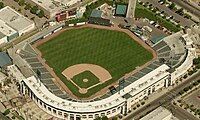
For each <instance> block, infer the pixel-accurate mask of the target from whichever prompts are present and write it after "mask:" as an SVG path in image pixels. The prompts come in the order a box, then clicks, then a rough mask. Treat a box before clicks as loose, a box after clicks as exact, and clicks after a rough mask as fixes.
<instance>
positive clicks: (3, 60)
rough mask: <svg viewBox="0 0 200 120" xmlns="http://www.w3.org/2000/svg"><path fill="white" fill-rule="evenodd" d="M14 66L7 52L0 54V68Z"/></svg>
mask: <svg viewBox="0 0 200 120" xmlns="http://www.w3.org/2000/svg"><path fill="white" fill-rule="evenodd" d="M9 64H12V61H11V58H10V57H9V56H8V54H7V53H6V52H0V67H4V66H6V65H9Z"/></svg>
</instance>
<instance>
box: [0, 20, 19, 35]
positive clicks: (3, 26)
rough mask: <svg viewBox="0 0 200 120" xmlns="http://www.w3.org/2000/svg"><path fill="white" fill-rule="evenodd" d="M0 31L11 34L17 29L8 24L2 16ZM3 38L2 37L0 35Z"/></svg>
mask: <svg viewBox="0 0 200 120" xmlns="http://www.w3.org/2000/svg"><path fill="white" fill-rule="evenodd" d="M0 32H1V33H2V34H4V35H6V36H10V35H13V34H15V33H16V32H17V31H15V30H14V29H13V28H11V27H10V26H8V25H7V24H6V23H5V22H4V21H2V20H1V18H0ZM0 36H1V35H0ZM0 38H1V37H0Z"/></svg>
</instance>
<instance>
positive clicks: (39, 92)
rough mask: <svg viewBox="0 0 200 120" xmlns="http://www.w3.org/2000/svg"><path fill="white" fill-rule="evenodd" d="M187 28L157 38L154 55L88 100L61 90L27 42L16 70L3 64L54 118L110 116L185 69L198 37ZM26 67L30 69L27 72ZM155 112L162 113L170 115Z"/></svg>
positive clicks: (129, 107)
mask: <svg viewBox="0 0 200 120" xmlns="http://www.w3.org/2000/svg"><path fill="white" fill-rule="evenodd" d="M191 32H192V33H193V34H187V33H184V32H182V31H180V32H178V33H176V34H173V35H171V36H168V37H165V38H164V39H162V40H161V41H159V42H157V43H156V44H155V45H153V46H152V48H153V49H154V50H155V51H156V52H157V55H158V58H157V59H154V60H152V62H151V63H150V64H149V65H148V66H146V67H144V68H142V69H140V70H137V72H135V73H132V74H130V75H127V76H126V78H124V82H123V84H122V86H121V85H118V86H116V88H115V89H116V92H114V93H111V92H110V91H107V92H106V93H105V94H103V95H102V96H98V97H97V98H95V99H91V100H80V99H75V98H72V97H71V96H70V95H69V94H68V93H66V92H64V91H62V90H61V89H60V88H59V87H58V86H57V85H56V84H55V83H54V82H53V80H54V78H53V77H52V76H51V75H50V73H49V72H48V70H46V68H45V67H44V66H43V65H42V64H40V63H39V60H37V53H36V52H35V51H34V49H33V48H32V47H31V45H30V44H26V45H25V46H24V47H23V48H21V49H20V50H18V52H17V54H16V56H17V57H18V59H17V60H14V61H20V64H16V65H17V66H18V68H19V69H20V70H19V69H18V68H17V67H16V66H15V65H12V67H10V66H8V67H7V68H8V71H10V72H11V74H12V75H13V76H16V80H18V81H19V83H20V92H21V93H22V94H26V95H28V96H30V98H31V99H32V100H33V101H34V102H35V103H36V104H37V105H38V106H39V107H40V108H41V109H43V110H44V111H46V112H47V113H49V114H51V115H53V116H55V117H57V118H61V119H67V120H80V119H81V120H93V119H95V118H97V117H99V116H107V117H108V118H110V117H113V116H116V115H120V114H127V113H128V111H130V110H132V106H133V105H135V104H136V103H137V102H139V101H140V100H143V99H144V98H146V97H148V96H149V95H150V94H152V93H154V92H155V91H157V90H159V89H162V88H166V87H169V86H171V85H173V84H174V83H175V82H176V80H178V79H180V78H181V77H182V76H184V75H185V74H186V73H187V71H188V70H189V69H190V68H191V67H192V65H193V59H194V58H195V57H196V50H195V48H194V46H195V43H194V42H193V40H192V39H195V40H194V41H197V40H196V39H198V38H196V37H195V38H194V37H193V36H196V34H197V35H199V34H200V33H196V32H193V31H191ZM47 35H48V33H47ZM43 36H46V35H43ZM40 38H42V37H40ZM11 54H15V53H11ZM17 57H16V58H17ZM13 59H15V58H14V57H13ZM35 62H37V63H36V64H35ZM20 65H23V67H20ZM38 68H40V69H42V70H41V74H40V77H38V76H37V73H36V72H37V70H38ZM27 69H29V70H30V71H29V73H28V71H27ZM21 71H22V73H23V74H22V73H21ZM23 71H25V72H23ZM24 76H26V77H24ZM154 113H155V112H154ZM159 113H160V114H161V116H164V117H165V116H170V114H166V113H165V114H163V113H162V112H159ZM152 114H153V113H152ZM154 116H155V115H154ZM159 116H160V115H159ZM164 117H163V118H164ZM160 119H162V118H160Z"/></svg>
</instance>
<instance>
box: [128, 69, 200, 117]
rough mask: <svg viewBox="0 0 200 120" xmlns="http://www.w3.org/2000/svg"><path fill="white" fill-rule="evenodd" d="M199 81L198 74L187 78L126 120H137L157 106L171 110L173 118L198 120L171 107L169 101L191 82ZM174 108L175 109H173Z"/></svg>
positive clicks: (199, 76) (181, 110)
mask: <svg viewBox="0 0 200 120" xmlns="http://www.w3.org/2000/svg"><path fill="white" fill-rule="evenodd" d="M199 79H200V72H199V73H197V74H196V75H194V76H192V77H191V78H189V79H188V80H187V81H184V82H183V83H181V84H179V85H178V86H177V87H175V88H174V89H172V90H170V91H169V92H167V93H166V94H164V95H162V96H160V97H159V98H158V99H156V100H154V101H153V102H151V103H149V104H147V105H146V106H144V107H143V108H141V109H139V110H138V111H136V112H134V113H132V114H131V115H130V116H128V117H127V118H126V119H128V120H129V119H133V118H134V119H135V120H138V119H139V118H140V116H144V115H146V113H147V112H149V111H152V110H154V109H155V108H157V107H159V106H167V107H168V109H171V110H172V112H173V113H174V116H175V117H177V118H178V119H180V120H185V119H186V120H187V119H188V120H199V119H197V118H195V117H194V116H193V115H191V114H189V113H187V112H186V111H185V110H183V109H179V108H178V107H176V106H173V105H171V101H172V100H173V99H174V97H175V96H177V95H178V93H179V91H181V90H182V89H183V88H185V87H187V86H189V85H190V83H191V82H192V81H197V80H199ZM175 108H176V109H175Z"/></svg>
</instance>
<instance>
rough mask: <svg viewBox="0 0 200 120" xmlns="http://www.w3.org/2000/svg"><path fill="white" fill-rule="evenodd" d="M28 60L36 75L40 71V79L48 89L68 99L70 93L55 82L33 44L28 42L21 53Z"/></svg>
mask: <svg viewBox="0 0 200 120" xmlns="http://www.w3.org/2000/svg"><path fill="white" fill-rule="evenodd" d="M19 55H20V56H21V57H22V58H23V59H24V60H26V62H27V63H28V64H29V65H30V67H31V68H32V70H33V72H34V74H35V75H37V71H40V73H41V76H40V78H39V79H40V81H41V82H42V83H43V84H44V85H45V86H46V87H47V89H48V90H49V91H50V92H52V93H53V94H55V95H56V96H58V97H61V98H64V99H68V98H69V97H68V95H67V94H66V93H65V92H64V91H62V90H61V89H60V88H59V87H58V86H57V85H56V84H55V83H54V82H53V79H54V78H53V76H52V75H51V74H50V73H49V72H48V70H47V69H46V68H45V67H44V66H43V65H42V64H41V63H40V62H39V60H38V59H37V53H36V52H35V51H34V49H33V48H32V47H31V45H29V44H26V45H25V46H24V48H23V49H22V50H21V51H20V54H19Z"/></svg>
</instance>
